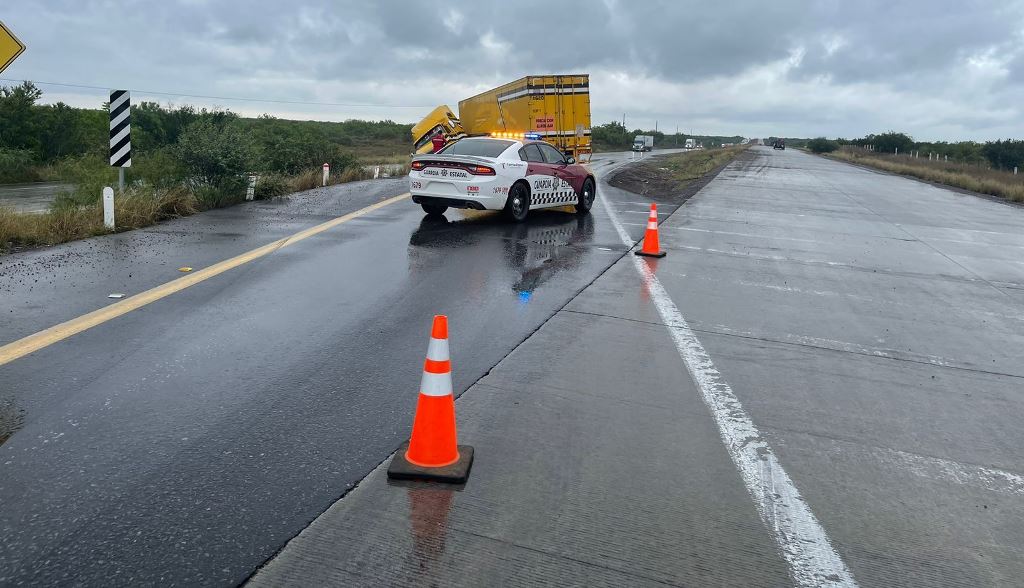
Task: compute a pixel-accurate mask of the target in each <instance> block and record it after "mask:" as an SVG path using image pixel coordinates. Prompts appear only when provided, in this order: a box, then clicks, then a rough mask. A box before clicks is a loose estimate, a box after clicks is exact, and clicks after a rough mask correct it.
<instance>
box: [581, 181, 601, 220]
mask: <svg viewBox="0 0 1024 588" xmlns="http://www.w3.org/2000/svg"><path fill="white" fill-rule="evenodd" d="M577 198H578V199H579V202H577V203H576V214H587V213H588V212H590V208H591V207H592V206H594V200H595V199H596V198H597V188H596V187H595V186H594V180H592V179H590V178H587V179H586V180H584V181H583V189H582V190H580V193H579V195H578V196H577Z"/></svg>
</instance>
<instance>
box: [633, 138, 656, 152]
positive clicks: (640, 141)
mask: <svg viewBox="0 0 1024 588" xmlns="http://www.w3.org/2000/svg"><path fill="white" fill-rule="evenodd" d="M651 149H654V137H652V136H651V135H637V136H636V137H635V138H634V139H633V151H650V150H651Z"/></svg>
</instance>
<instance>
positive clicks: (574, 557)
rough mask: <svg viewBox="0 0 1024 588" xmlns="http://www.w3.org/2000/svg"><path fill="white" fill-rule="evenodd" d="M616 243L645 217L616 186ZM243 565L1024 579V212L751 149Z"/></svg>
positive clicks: (546, 575)
mask: <svg viewBox="0 0 1024 588" xmlns="http://www.w3.org/2000/svg"><path fill="white" fill-rule="evenodd" d="M606 213H607V217H608V219H609V220H610V222H612V224H613V225H618V226H622V228H623V234H621V235H620V237H621V238H620V241H619V242H620V243H628V242H630V241H631V240H632V239H634V238H635V234H634V233H632V232H631V227H632V226H633V225H634V224H635V223H634V222H630V221H629V218H630V216H631V215H629V214H627V213H625V210H624V209H622V208H621V207H616V206H613V207H610V208H609V209H608V210H607V211H606ZM661 245H662V247H663V248H664V249H665V250H666V251H667V252H668V255H667V257H665V258H663V259H658V260H642V261H641V260H640V259H639V258H637V257H635V256H632V255H627V256H623V257H622V258H620V259H619V260H618V261H616V262H615V264H613V265H612V267H611V268H609V269H608V271H606V272H604V273H602V274H601V275H600V276H599V277H598V278H597V279H596V280H594V281H593V283H592V284H590V285H589V286H587V287H586V288H585V289H584V290H583V291H582V292H581V293H580V294H579V295H578V296H576V297H574V298H573V300H572V301H571V302H570V303H569V304H568V305H566V306H565V307H564V308H562V309H561V310H559V311H558V312H557V313H556V314H555V315H554V317H552V318H551V319H550V320H548V321H547V322H545V323H544V325H543V326H541V327H540V328H539V329H538V330H537V331H536V332H535V333H533V334H532V335H531V336H530V337H529V338H528V339H526V341H524V342H523V343H522V344H521V345H519V346H518V347H516V349H515V350H513V351H512V352H511V353H510V354H509V355H508V356H507V357H505V358H504V359H503V360H502V361H501V362H500V363H499V364H498V365H496V366H495V367H494V368H493V369H491V370H490V371H489V372H488V374H487V375H486V376H485V377H483V378H481V379H480V380H479V381H478V382H476V383H475V384H474V385H473V386H472V387H471V388H469V389H468V390H467V391H466V392H465V393H464V394H463V395H462V397H461V398H460V399H459V400H458V402H457V404H456V406H457V408H458V417H459V433H460V441H461V442H463V443H466V444H470V445H473V446H474V448H475V456H476V462H475V463H474V466H473V472H472V474H471V476H470V479H469V482H468V483H467V484H465V486H463V487H455V488H451V487H439V486H437V485H429V484H409V483H395V482H389V481H388V480H387V479H386V475H385V469H386V465H387V464H386V463H385V464H382V465H381V466H379V467H378V468H376V469H375V470H374V471H373V472H372V473H371V474H370V475H369V476H367V477H366V478H365V479H364V480H362V481H361V482H360V483H359V485H358V486H357V487H356V488H355V489H354V490H353V491H352V492H350V493H348V494H347V495H346V496H345V497H343V498H342V499H341V500H339V501H337V502H336V503H335V504H333V505H332V506H331V508H330V509H329V510H327V511H326V512H325V513H324V514H323V515H322V516H321V517H319V518H318V519H317V520H316V521H315V522H314V523H313V524H311V525H310V526H309V527H308V528H307V529H305V530H304V531H303V532H302V533H301V534H299V536H297V537H296V538H295V539H293V540H292V541H291V542H289V544H288V546H287V547H285V548H284V549H283V550H282V551H281V552H280V553H279V554H278V555H277V556H276V557H275V558H274V559H273V560H271V561H270V562H269V563H268V564H267V565H266V566H265V567H263V568H262V569H261V570H260V571H259V572H258V573H257V575H255V576H254V577H253V579H252V582H251V584H252V586H254V587H263V586H293V585H297V584H306V585H330V586H356V585H358V586H376V585H401V586H424V585H439V586H448V585H452V586H498V585H537V584H540V585H585V586H627V585H628V586H634V585H637V586H641V585H642V586H786V585H791V586H792V585H795V586H802V587H803V586H806V587H812V586H814V587H817V586H858V585H859V586H879V587H889V586H955V587H967V586H1016V585H1020V578H1021V577H1022V576H1024V454H1022V452H1021V451H1020V448H1021V447H1022V446H1024V432H1022V431H1024V429H1022V428H1021V427H1020V423H1021V422H1022V420H1024V396H1022V394H1021V391H1022V390H1024V386H1022V382H1024V361H1022V359H1021V353H1020V351H1019V350H1020V349H1022V348H1024V296H1022V295H1021V293H1022V292H1024V265H1022V264H1021V262H1020V259H1021V258H1020V252H1021V251H1024V210H1022V209H1021V208H1020V207H1017V206H1011V205H1007V204H1004V203H1000V202H993V201H989V200H985V199H982V198H978V197H976V196H973V195H966V194H960V193H957V192H954V191H950V190H945V189H941V188H938V187H933V186H929V185H927V184H923V183H920V182H916V181H913V180H909V179H904V178H900V177H896V176H892V175H887V174H883V173H877V172H874V171H870V170H865V169H860V168H856V167H852V166H849V165H846V164H842V163H838V162H834V161H829V160H827V159H823V158H818V157H813V156H810V155H807V154H804V153H800V152H794V151H792V150H787V151H773V150H771V149H766V148H755V149H753V150H752V152H750V154H749V155H748V156H747V157H744V158H742V159H741V160H739V161H737V162H734V163H733V164H732V165H730V166H729V167H727V168H726V169H725V170H724V171H723V172H722V173H721V174H720V175H719V176H718V177H717V178H716V179H715V180H714V181H712V182H711V183H709V184H708V185H707V186H706V187H705V188H704V189H703V190H702V191H701V192H699V193H698V194H697V195H696V196H695V197H694V198H693V199H691V200H690V201H689V202H688V203H687V204H686V205H685V206H683V207H681V208H680V209H678V210H677V211H676V212H675V213H674V214H672V215H671V216H669V217H668V218H666V219H664V221H663V222H662V223H661Z"/></svg>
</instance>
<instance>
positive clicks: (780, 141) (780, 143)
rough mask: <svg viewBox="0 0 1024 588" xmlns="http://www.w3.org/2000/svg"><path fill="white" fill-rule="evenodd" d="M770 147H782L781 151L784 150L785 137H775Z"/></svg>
mask: <svg viewBox="0 0 1024 588" xmlns="http://www.w3.org/2000/svg"><path fill="white" fill-rule="evenodd" d="M772 149H782V150H783V151H785V150H786V140H785V139H775V143H773V144H772Z"/></svg>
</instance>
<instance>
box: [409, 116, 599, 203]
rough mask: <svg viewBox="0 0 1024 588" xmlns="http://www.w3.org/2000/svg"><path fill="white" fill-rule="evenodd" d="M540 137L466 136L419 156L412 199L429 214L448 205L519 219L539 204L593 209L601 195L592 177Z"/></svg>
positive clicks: (413, 173)
mask: <svg viewBox="0 0 1024 588" xmlns="http://www.w3.org/2000/svg"><path fill="white" fill-rule="evenodd" d="M503 134H504V135H508V134H509V133H503ZM538 139H539V137H538V136H537V135H533V134H528V133H527V134H524V135H522V136H519V137H515V138H510V137H494V138H487V137H467V138H465V139H461V140H459V141H456V142H454V143H450V144H448V146H446V147H445V148H444V149H443V150H441V152H439V153H430V154H423V155H416V156H414V157H413V158H412V166H411V171H410V172H409V192H410V193H411V194H412V201H413V202H415V203H417V204H419V205H420V206H422V207H423V211H424V212H426V213H427V214H429V215H441V214H444V212H445V210H447V209H449V208H471V209H474V210H503V211H504V212H505V214H506V216H508V217H509V218H510V219H512V220H514V221H516V222H522V221H524V220H526V216H527V214H528V213H529V211H531V210H536V209H538V208H552V207H557V206H567V205H573V206H575V207H576V212H577V213H579V214H586V213H587V212H589V211H590V208H591V206H593V204H594V198H595V197H596V196H597V183H596V182H595V181H594V176H592V175H591V174H590V172H588V171H587V169H586V168H584V167H583V166H581V165H577V164H576V158H574V157H572V156H571V155H570V156H566V155H565V154H563V153H562V152H561V151H559V150H558V149H557V148H555V147H554V146H553V145H551V144H549V143H546V142H544V141H540V140H538Z"/></svg>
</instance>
